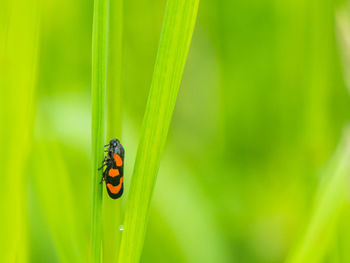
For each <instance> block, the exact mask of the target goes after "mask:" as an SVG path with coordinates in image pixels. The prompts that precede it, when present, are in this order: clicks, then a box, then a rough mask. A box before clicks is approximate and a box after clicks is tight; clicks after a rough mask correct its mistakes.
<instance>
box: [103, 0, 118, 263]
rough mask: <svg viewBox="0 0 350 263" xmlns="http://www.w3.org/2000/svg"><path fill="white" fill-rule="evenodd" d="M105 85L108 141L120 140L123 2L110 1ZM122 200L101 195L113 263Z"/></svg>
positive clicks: (107, 256)
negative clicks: (106, 82) (106, 81)
mask: <svg viewBox="0 0 350 263" xmlns="http://www.w3.org/2000/svg"><path fill="white" fill-rule="evenodd" d="M109 32H110V33H109V55H108V77H107V79H108V85H107V140H110V139H112V138H118V139H120V140H121V139H122V138H121V124H122V106H121V104H122V100H121V83H122V49H123V45H122V43H123V0H111V2H110V20H109ZM120 224H121V199H119V200H113V199H111V198H110V197H109V196H108V194H107V191H103V229H104V231H103V241H102V242H103V261H104V262H105V263H109V262H116V261H117V259H118V257H117V256H118V250H119V244H120V230H119V226H120Z"/></svg>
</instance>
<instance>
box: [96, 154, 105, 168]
mask: <svg viewBox="0 0 350 263" xmlns="http://www.w3.org/2000/svg"><path fill="white" fill-rule="evenodd" d="M106 162H107V156H105V158H104V159H103V162H102V166H101V167H100V168H98V170H101V169H102V168H103V167H105V166H106V165H107V164H106Z"/></svg>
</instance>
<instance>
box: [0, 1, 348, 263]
mask: <svg viewBox="0 0 350 263" xmlns="http://www.w3.org/2000/svg"><path fill="white" fill-rule="evenodd" d="M15 2H16V1H15V0H14V1H10V0H7V1H4V2H1V4H0V5H2V6H3V8H1V9H2V11H1V13H0V16H1V17H2V19H1V21H2V22H3V23H2V25H1V32H2V33H4V35H7V36H10V37H8V39H10V40H11V39H13V41H14V43H17V46H16V45H12V46H11V48H8V49H3V50H5V51H6V50H7V53H5V52H4V53H2V54H1V57H2V65H1V67H0V71H1V76H3V78H2V79H3V81H2V82H1V93H2V94H3V95H2V99H1V105H0V107H1V116H2V123H1V134H0V136H1V137H2V138H1V161H2V163H1V166H2V167H3V169H2V171H1V175H0V176H1V178H2V179H1V180H2V182H3V183H2V186H1V193H0V198H1V199H2V201H1V212H0V213H1V215H2V216H1V218H2V219H0V223H1V224H2V226H1V231H2V233H3V234H2V235H1V234H0V239H1V246H2V251H1V252H0V253H2V254H4V253H7V252H8V251H9V250H10V251H11V249H12V250H13V251H16V253H15V254H16V255H17V256H16V257H15V261H16V260H19V261H21V260H22V261H29V262H86V260H87V255H88V247H89V236H90V223H91V219H90V213H91V155H90V150H91V149H90V134H91V132H90V129H91V127H90V126H91V121H90V117H91V101H90V95H91V94H90V92H91V34H92V9H93V1H92V0H84V1H83V0H74V1H71V0H61V1H55V0H51V1H33V2H32V3H29V4H28V3H27V5H25V4H24V2H26V1H17V2H20V4H19V5H17V6H16V8H13V7H14V6H15V5H14V4H13V3H15ZM165 4H166V1H165V0H139V1H135V0H131V1H124V7H123V9H124V10H123V13H124V18H123V19H124V25H123V31H124V34H123V57H122V97H121V98H122V100H121V104H122V105H121V108H122V114H121V116H120V118H121V119H122V136H121V141H122V142H123V145H124V147H125V148H126V152H127V159H126V170H125V180H126V186H127V184H128V177H129V176H130V174H131V173H132V167H133V162H134V157H135V153H136V148H137V144H138V133H139V131H140V127H141V123H142V118H143V114H144V110H145V105H146V101H147V96H148V91H149V88H150V84H151V79H152V73H153V67H154V62H155V57H156V53H157V48H158V41H159V36H160V30H161V26H162V19H163V14H164V8H165ZM11 8H12V9H11ZM13 10H17V11H15V15H13ZM16 12H18V13H19V14H17V16H16ZM26 14H35V15H26ZM113 15H114V14H113V13H111V16H113ZM13 17H14V18H13ZM349 18H350V9H349V2H347V1H331V0H308V1H301V0H279V1H277V0H250V1H236V0H203V1H201V3H200V7H199V13H198V21H197V25H196V29H195V32H194V36H193V41H192V45H191V49H190V52H189V56H188V60H187V64H186V68H185V72H184V76H183V81H182V85H181V87H180V91H179V95H178V101H177V105H176V108H175V112H174V116H173V121H172V124H171V127H170V132H169V136H168V142H167V145H166V149H165V152H164V155H163V158H162V162H161V167H160V171H159V174H158V181H157V184H156V188H155V192H154V199H153V203H152V208H151V215H150V220H149V227H148V231H147V235H146V240H145V246H144V251H143V255H142V259H141V262H144V263H146V262H152V263H153V262H200V263H203V262H284V261H286V260H287V261H288V260H292V261H293V258H298V257H297V255H298V253H303V252H300V251H304V250H307V252H305V253H309V257H307V258H308V260H307V261H305V262H312V261H315V262H350V250H349V246H350V227H349V220H350V211H349V208H350V204H349V196H348V195H347V194H344V195H341V196H339V197H336V198H335V199H334V198H333V199H332V198H330V199H331V201H329V202H328V201H327V200H328V199H327V198H326V201H324V202H322V201H319V200H320V199H319V197H318V195H317V193H319V192H320V185H321V183H322V182H323V181H325V182H326V183H325V185H326V186H325V187H326V188H327V178H332V177H333V176H334V174H336V171H337V169H336V168H332V167H333V166H335V167H338V163H339V162H338V159H342V158H343V159H344V158H345V160H346V157H348V160H349V162H350V156H347V155H346V154H345V153H343V151H342V150H339V151H340V153H339V154H338V155H337V154H334V153H335V152H336V149H337V148H340V149H343V148H344V147H345V148H346V142H344V140H343V139H342V137H344V135H343V134H344V129H345V127H346V124H347V122H348V120H349V117H350V100H349V94H348V88H349V86H348V84H349V83H350V82H348V77H349V74H348V73H349V72H348V69H349V64H348V62H349V47H350V46H349V43H350V42H349V37H350V33H349V32H350V27H349V25H350V24H349V21H350V20H349ZM11 19H19V20H18V21H19V22H18V23H17V22H16V20H14V21H15V22H14V23H12V24H11V23H7V22H8V21H12V20H11ZM24 23H25V24H26V25H28V24H29V26H28V27H29V28H32V29H33V30H32V31H28V30H23V28H22V27H21V26H20V25H21V24H24ZM17 24H18V25H19V26H18V25H17ZM8 25H14V26H12V27H7V26H8ZM30 25H32V26H30ZM11 35H12V36H14V37H12V38H11ZM29 40H30V41H29ZM5 41H6V39H5ZM5 41H3V40H1V44H2V46H1V47H4V45H5V44H4V43H5ZM10 43H11V42H10ZM30 45H32V46H30ZM24 46H25V47H26V48H25V49H24V51H23V47H24ZM18 50H22V51H23V52H18ZM13 61H15V62H13ZM16 63H17V64H16ZM14 65H15V66H17V68H16V70H17V72H12V71H11V67H13V66H14ZM18 69H19V70H18ZM9 72H10V77H8V78H7V77H5V76H8V73H9ZM11 74H12V75H11ZM33 75H34V76H36V78H35V79H34V80H33V79H32V77H31V76H33ZM30 83H33V84H30ZM345 137H346V136H345ZM345 141H346V140H345ZM345 152H346V151H345ZM343 155H345V157H344V156H343ZM332 156H335V157H334V158H333V157H332ZM337 156H338V157H337ZM339 156H340V157H339ZM331 160H334V161H331ZM345 162H346V161H345ZM329 163H332V164H333V163H334V165H330V166H331V168H330V169H326V167H328V164H329ZM345 174H346V173H345ZM324 178H326V179H325V180H323V179H324ZM344 178H345V179H344ZM344 178H343V179H344V181H342V183H341V185H342V186H346V187H345V188H346V190H347V188H348V186H350V184H348V180H347V178H348V177H347V176H344ZM331 190H332V191H333V192H339V191H343V188H341V189H340V188H339V189H338V188H337V187H335V188H331ZM346 190H345V192H346ZM332 191H331V192H332ZM126 195H127V191H126ZM126 195H125V196H126ZM321 195H322V191H321ZM326 197H327V195H326ZM335 204H337V205H335ZM339 204H341V205H339ZM317 206H319V207H320V209H321V210H322V209H323V208H324V209H325V210H322V211H325V212H324V213H320V214H317V212H315V211H317V209H316V210H315V207H317ZM325 207H326V208H327V209H326V208H325ZM334 207H336V209H332V208H334ZM315 218H316V219H315ZM315 222H316V223H315ZM315 225H316V226H315ZM313 226H314V227H313ZM310 229H311V230H310ZM308 231H311V234H310V235H311V236H314V237H315V238H314V239H313V238H311V239H307V238H305V235H306V234H305V233H309V232H308ZM306 236H307V235H306ZM9 237H10V238H9ZM18 238H19V239H20V240H21V242H22V244H23V247H22V246H21V247H20V248H18V247H16V245H11V244H15V243H16V242H17V241H18ZM307 240H311V241H310V242H311V243H310V242H309V241H307ZM308 242H309V243H308ZM310 244H311V245H310ZM8 249H9V250H8ZM303 249H304V250H303ZM7 259H8V260H9V262H13V261H12V260H13V258H11V259H9V258H7ZM310 259H312V261H311V260H310ZM4 262H6V261H4ZM295 262H298V260H295ZM300 262H302V260H300Z"/></svg>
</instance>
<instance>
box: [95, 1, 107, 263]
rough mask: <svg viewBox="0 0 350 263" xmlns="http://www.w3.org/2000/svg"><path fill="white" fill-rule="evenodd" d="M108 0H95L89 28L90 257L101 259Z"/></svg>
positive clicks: (97, 260)
mask: <svg viewBox="0 0 350 263" xmlns="http://www.w3.org/2000/svg"><path fill="white" fill-rule="evenodd" d="M108 9H109V1H108V0H95V3H94V16H93V32H92V94H91V97H92V127H91V137H92V222H91V224H92V225H91V260H92V262H100V261H101V246H102V184H100V181H101V176H102V170H100V171H98V168H99V167H100V166H101V164H102V161H103V156H104V147H103V146H104V144H105V126H106V114H105V113H106V85H107V54H108V52H107V50H108Z"/></svg>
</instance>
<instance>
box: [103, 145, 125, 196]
mask: <svg viewBox="0 0 350 263" xmlns="http://www.w3.org/2000/svg"><path fill="white" fill-rule="evenodd" d="M107 146H108V149H107V150H106V151H105V152H107V155H106V156H105V159H104V160H103V165H102V166H101V167H100V168H99V170H100V169H102V168H103V167H104V166H106V169H105V170H104V171H103V175H102V179H101V182H100V183H102V182H103V181H105V182H106V188H107V192H108V195H109V196H110V197H111V198H113V199H117V198H119V197H121V196H122V194H123V190H124V184H123V182H124V177H123V175H124V154H125V151H124V148H123V146H122V145H121V144H120V141H119V140H117V139H112V140H111V141H110V142H109V144H107V145H105V147H107Z"/></svg>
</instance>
